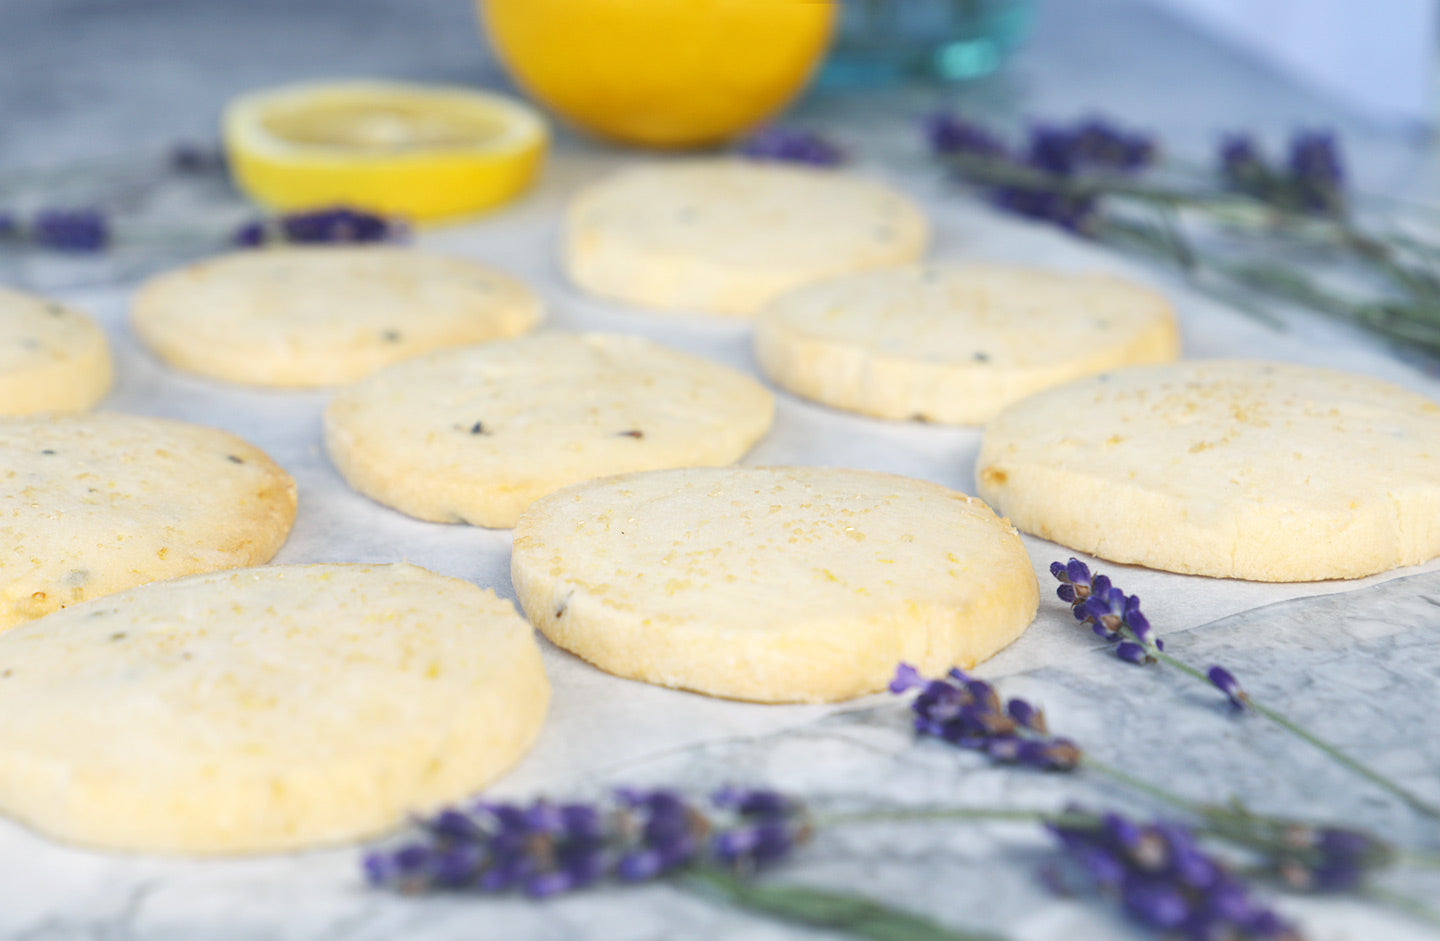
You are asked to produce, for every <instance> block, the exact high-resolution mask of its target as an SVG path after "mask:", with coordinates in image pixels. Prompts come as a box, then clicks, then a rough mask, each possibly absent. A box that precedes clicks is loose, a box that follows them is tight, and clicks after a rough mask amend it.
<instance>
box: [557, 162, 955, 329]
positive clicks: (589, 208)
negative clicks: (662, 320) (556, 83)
mask: <svg viewBox="0 0 1440 941" xmlns="http://www.w3.org/2000/svg"><path fill="white" fill-rule="evenodd" d="M929 231H930V230H929V224H928V222H927V221H926V219H925V216H924V214H923V213H922V212H921V211H920V209H919V207H918V206H916V205H915V204H914V203H913V202H912V201H911V200H910V199H909V198H907V197H905V196H903V195H901V194H900V193H898V192H896V191H895V190H893V189H891V188H889V187H888V186H885V185H883V184H881V183H878V182H875V181H873V180H869V179H866V178H864V177H859V176H853V175H850V174H846V173H841V172H837V171H834V170H824V169H816V168H813V167H798V166H793V165H780V164H774V163H760V162H756V161H748V160H687V161H679V162H675V163H670V164H656V165H651V166H644V167H637V168H633V169H629V170H624V171H621V172H620V173H618V174H616V175H614V176H611V177H609V178H607V179H603V180H600V181H599V182H597V183H594V184H592V185H591V186H589V187H588V188H586V189H584V190H583V191H581V193H580V194H579V195H578V196H577V197H576V198H575V200H574V202H573V203H572V204H571V206H570V209H569V211H568V213H567V214H566V218H565V234H564V245H563V255H564V264H565V270H566V272H567V274H568V275H569V276H570V280H571V281H573V282H574V283H575V285H576V286H577V287H579V288H581V289H582V290H584V291H587V292H589V293H591V294H595V295H598V296H600V297H604V298H609V299H612V300H618V301H623V302H626V303H630V304H637V305H639V306H641V307H650V308H658V309H663V310H696V311H706V312H709V313H715V314H728V315H732V316H749V315H752V314H754V313H755V312H756V311H757V310H759V309H760V307H761V306H762V305H763V304H764V303H765V302H766V301H768V300H770V299H771V298H773V297H775V296H776V295H777V294H780V293H781V292H783V291H786V290H789V289H790V288H793V287H797V286H799V285H802V284H808V283H810V282H812V281H817V280H820V279H823V278H828V277H834V276H836V275H841V274H845V273H847V272H852V271H865V270H869V269H871V268H881V267H885V266H888V265H898V264H904V263H906V262H911V261H915V260H916V259H918V258H919V257H920V256H921V254H922V253H923V252H924V251H925V246H926V243H927V242H928V240H929Z"/></svg>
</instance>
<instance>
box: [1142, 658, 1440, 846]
mask: <svg viewBox="0 0 1440 941" xmlns="http://www.w3.org/2000/svg"><path fill="white" fill-rule="evenodd" d="M1147 648H1148V649H1149V651H1150V655H1151V656H1152V657H1154V658H1155V659H1156V660H1159V661H1160V662H1161V663H1163V664H1165V665H1166V666H1168V667H1171V668H1173V669H1175V670H1179V671H1180V672H1181V673H1184V674H1185V675H1186V676H1188V677H1191V678H1192V679H1195V680H1198V681H1199V682H1201V683H1204V684H1205V685H1206V686H1210V685H1211V683H1210V678H1209V677H1208V676H1206V675H1205V674H1204V673H1202V672H1201V671H1200V670H1197V669H1196V668H1195V667H1192V666H1191V665H1190V664H1188V663H1186V662H1184V661H1183V660H1177V659H1176V658H1174V657H1172V656H1170V655H1169V654H1167V653H1165V652H1164V651H1162V650H1158V649H1156V648H1155V647H1154V645H1147ZM1246 704H1247V705H1248V706H1249V708H1250V709H1252V710H1253V711H1254V712H1255V713H1256V714H1257V715H1261V716H1264V717H1265V718H1266V719H1269V720H1270V721H1271V722H1273V723H1275V724H1276V725H1278V726H1280V728H1282V729H1284V730H1285V731H1287V732H1289V733H1290V734H1291V735H1294V736H1295V737H1296V738H1298V739H1300V740H1301V741H1303V742H1305V743H1306V744H1308V745H1310V746H1311V747H1313V748H1315V749H1318V750H1319V751H1320V752H1322V753H1323V754H1324V755H1325V756H1326V757H1328V758H1329V759H1330V760H1332V761H1334V762H1335V763H1336V764H1338V765H1340V766H1341V767H1343V768H1346V769H1347V770H1349V771H1351V772H1353V773H1354V774H1357V775H1359V776H1360V777H1362V778H1364V779H1365V780H1367V781H1369V782H1370V783H1371V784H1374V785H1376V786H1377V787H1380V788H1383V789H1384V790H1386V791H1389V792H1390V793H1391V794H1393V795H1394V796H1396V797H1398V798H1400V799H1401V800H1403V801H1404V802H1405V803H1406V804H1408V805H1409V806H1410V807H1411V808H1413V809H1414V810H1416V811H1417V812H1419V813H1422V814H1424V815H1425V816H1427V817H1435V818H1440V808H1437V807H1435V805H1433V804H1431V803H1429V802H1427V801H1426V800H1424V799H1423V798H1421V797H1420V796H1418V795H1416V794H1414V793H1413V792H1411V791H1409V790H1407V789H1406V788H1404V787H1402V786H1401V785H1399V784H1397V783H1396V782H1395V781H1392V780H1391V779H1390V778H1388V777H1386V776H1385V775H1383V774H1381V773H1380V772H1378V771H1376V770H1374V769H1373V768H1371V767H1369V766H1368V765H1366V764H1364V763H1362V762H1360V761H1357V760H1356V759H1354V758H1352V757H1350V756H1349V755H1347V754H1346V753H1345V752H1343V751H1341V750H1340V748H1339V747H1338V746H1336V745H1333V744H1331V743H1330V742H1327V741H1325V740H1324V739H1322V738H1321V737H1320V736H1318V735H1316V734H1315V733H1313V732H1311V731H1310V730H1309V729H1307V728H1305V727H1304V726H1302V725H1299V724H1298V723H1296V722H1294V721H1293V720H1291V719H1290V718H1288V717H1287V716H1285V715H1284V714H1282V713H1280V712H1278V711H1276V710H1274V709H1272V708H1270V707H1269V706H1266V705H1264V704H1263V703H1260V702H1256V701H1255V699H1254V698H1253V697H1250V696H1249V694H1248V693H1247V694H1246Z"/></svg>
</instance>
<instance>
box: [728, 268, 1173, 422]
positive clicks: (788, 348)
mask: <svg viewBox="0 0 1440 941" xmlns="http://www.w3.org/2000/svg"><path fill="white" fill-rule="evenodd" d="M1179 351H1180V337H1179V332H1178V330H1177V328H1176V324H1175V315H1174V312H1173V311H1172V309H1171V307H1170V303H1169V302H1168V301H1167V300H1166V299H1165V297H1164V296H1163V295H1161V294H1160V293H1158V292H1156V291H1153V290H1150V289H1148V288H1144V287H1141V286H1139V285H1137V284H1133V283H1131V282H1129V281H1124V280H1122V279H1120V278H1115V277H1111V276H1107V275H1099V274H1083V275H1075V274H1062V273H1059V272H1050V271H1043V270H1036V269H1030V268H1019V267H1003V266H995V265H915V266H907V267H903V268H893V269H888V270H884V271H874V272H866V273H863V274H857V275H849V276H846V277H843V278H836V279H834V280H831V281H824V282H821V283H819V284H813V285H810V286H808V287H803V288H799V289H797V290H795V291H792V292H789V293H787V294H784V295H782V296H781V297H779V298H777V299H776V300H774V301H772V302H771V303H770V304H768V305H767V306H766V307H765V309H764V311H762V312H761V314H760V316H759V318H758V319H757V320H756V322H755V355H756V358H757V359H758V360H759V362H760V366H761V368H762V369H763V370H764V372H765V374H766V375H767V376H769V377H770V378H771V379H772V380H774V381H775V382H776V383H777V384H778V385H780V386H781V387H782V388H784V389H787V390H788V391H790V392H793V393H795V394H796V395H800V396H803V397H804V398H807V399H812V400H814V401H817V402H821V403H823V404H825V405H830V406H833V407H835V408H840V409H845V410H847V411H852V412H859V413H860V414H862V415H871V416H874V417H877V418H893V419H911V420H916V421H933V422H943V423H949V424H960V425H969V424H983V423H984V422H986V421H988V420H989V419H990V418H991V417H992V416H994V415H995V413H996V412H998V411H1000V409H1002V408H1004V407H1005V406H1006V405H1009V404H1010V403H1012V402H1015V401H1017V400H1019V399H1022V398H1024V397H1025V396H1027V395H1031V394H1033V393H1035V392H1038V391H1040V390H1041V389H1047V388H1049V387H1051V386H1054V385H1059V384H1060V383H1062V382H1067V381H1069V380H1071V379H1077V378H1079V377H1081V376H1087V375H1092V374H1094V373H1098V372H1103V371H1104V370H1106V369H1112V368H1114V367H1116V366H1124V365H1129V364H1139V363H1157V362H1166V361H1169V360H1173V359H1174V358H1175V357H1176V356H1177V355H1178V354H1179Z"/></svg>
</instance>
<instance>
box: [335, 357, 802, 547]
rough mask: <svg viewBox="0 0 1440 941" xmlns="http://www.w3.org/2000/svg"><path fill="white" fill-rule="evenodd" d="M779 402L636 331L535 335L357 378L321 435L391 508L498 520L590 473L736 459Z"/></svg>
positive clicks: (352, 476) (351, 476)
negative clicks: (619, 334)
mask: <svg viewBox="0 0 1440 941" xmlns="http://www.w3.org/2000/svg"><path fill="white" fill-rule="evenodd" d="M773 408H774V405H773V401H772V397H771V395H770V393H769V392H768V391H766V389H765V388H764V386H762V385H760V383H758V382H756V381H755V380H754V379H752V378H750V377H749V376H746V375H744V374H742V373H739V372H736V371H735V370H733V369H730V368H728V367H726V366H722V365H720V364H719V363H714V362H711V361H709V360H707V359H703V358H701V357H699V356H692V355H690V354H688V353H681V352H679V351H677V350H672V349H668V348H666V347H664V346H661V345H660V344H658V343H655V342H652V341H650V340H646V339H643V338H641V337H633V336H618V335H609V334H574V333H538V334H535V335H533V336H527V337H520V338H518V339H515V340H507V341H504V342H500V343H486V344H483V345H481V346H475V347H469V348H466V349H459V350H446V351H444V352H441V353H435V354H432V355H429V356H424V357H421V358H419V359H415V360H411V361H409V362H405V363H399V364H397V365H395V366H391V367H389V368H388V369H385V370H383V371H381V372H379V373H376V374H375V375H373V376H370V377H369V378H367V379H365V380H363V381H361V382H359V383H356V384H355V385H354V386H351V387H349V388H347V389H345V390H343V391H341V392H340V393H339V394H338V395H337V396H336V397H335V400H334V401H333V402H332V403H331V405H330V407H329V408H328V409H327V410H326V412H325V444H326V448H327V449H328V451H329V452H330V457H331V459H332V460H333V461H334V462H335V466H336V467H338V468H339V469H340V472H341V473H342V474H343V475H344V477H345V479H346V480H348V481H349V482H350V484H351V485H352V486H353V487H355V489H357V490H359V491H360V492H361V493H364V494H367V495H368V496H370V497H372V498H373V499H375V500H378V501H379V502H381V503H383V504H385V505H386V506H391V507H394V508H395V509H398V510H400V511H402V512H405V513H408V514H410V515H411V516H417V517H419V518H420V519H426V520H436V521H439V522H448V523H472V524H476V525H480V526H502V527H504V526H513V525H515V520H517V519H518V518H519V517H520V513H521V511H522V510H524V509H525V507H527V506H529V505H530V503H531V502H532V501H534V500H535V499H536V498H537V497H540V496H543V495H544V494H547V493H549V492H551V491H552V490H557V489H559V488H560V487H564V486H566V485H567V484H573V483H576V482H577V481H581V480H588V479H589V478H591V477H602V476H605V475H607V474H619V473H623V472H626V471H636V470H652V469H656V468H664V467H690V466H706V465H715V464H729V463H730V462H732V461H735V460H737V459H739V458H740V457H741V456H742V455H744V454H745V452H746V451H747V450H749V449H750V447H751V445H753V444H754V443H755V442H756V441H757V440H758V439H759V438H760V437H761V436H762V435H763V434H765V431H766V429H768V428H769V427H770V421H771V417H772V414H773Z"/></svg>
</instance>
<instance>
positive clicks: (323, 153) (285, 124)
mask: <svg viewBox="0 0 1440 941" xmlns="http://www.w3.org/2000/svg"><path fill="white" fill-rule="evenodd" d="M223 124H224V127H223V132H224V138H225V149H226V153H227V154H228V156H229V159H230V167H231V172H232V173H233V174H234V177H235V181H236V183H237V184H238V185H239V186H240V188H241V189H242V190H243V191H244V192H245V193H246V194H247V195H249V196H250V197H251V198H253V199H255V200H256V201H257V202H260V203H262V204H264V205H265V206H267V207H269V208H270V209H273V210H278V211H282V212H289V211H293V210H298V209H315V208H319V207H324V206H335V205H345V206H349V207H353V208H356V209H365V210H369V211H371V212H378V213H383V214H385V215H393V216H402V217H404V218H406V219H410V220H416V221H424V220H429V219H443V218H446V217H450V216H460V215H465V214H468V213H474V212H479V211H480V210H483V209H488V208H490V207H492V206H496V205H498V204H500V203H503V202H505V201H506V200H508V199H510V198H511V197H513V196H515V195H516V194H517V193H519V192H520V191H521V190H523V189H525V188H526V187H527V186H528V185H529V184H530V182H531V181H532V180H533V179H534V178H535V174H536V171H537V170H538V169H539V166H540V161H541V158H542V157H543V156H544V152H545V144H546V141H547V139H548V137H549V135H548V132H547V130H546V126H545V122H544V120H543V119H542V118H541V117H540V116H539V115H538V114H537V113H536V112H535V111H534V110H532V109H531V108H529V107H527V106H526V105H523V104H520V103H519V102H517V101H514V100H513V99H510V98H506V97H503V96H501V95H493V94H488V93H485V92H479V91H473V90H471V89H467V88H455V87H449V86H436V85H416V84H407V83H401V82H360V81H356V82H334V83H326V84H308V85H292V86H286V87H283V88H276V89H268V90H265V91H260V92H254V93H251V94H248V95H242V96H240V97H238V98H236V99H234V100H232V101H231V102H230V104H229V105H227V106H226V108H225V115H224V121H223Z"/></svg>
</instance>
